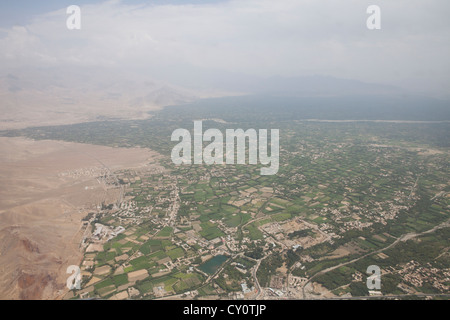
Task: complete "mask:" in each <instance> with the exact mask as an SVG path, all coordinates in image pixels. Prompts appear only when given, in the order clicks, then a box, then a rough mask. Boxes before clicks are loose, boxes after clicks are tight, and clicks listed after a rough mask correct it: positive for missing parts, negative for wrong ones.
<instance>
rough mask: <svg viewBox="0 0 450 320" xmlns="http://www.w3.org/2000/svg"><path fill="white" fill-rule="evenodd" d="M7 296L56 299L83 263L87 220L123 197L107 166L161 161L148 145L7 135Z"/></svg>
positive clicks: (3, 287)
mask: <svg viewBox="0 0 450 320" xmlns="http://www.w3.org/2000/svg"><path fill="white" fill-rule="evenodd" d="M0 150H2V152H1V153H0V299H57V298H60V297H62V295H63V294H64V293H65V292H66V290H67V289H66V279H67V277H68V274H66V269H67V267H68V266H69V265H72V264H75V265H77V264H78V263H79V262H80V259H81V257H82V252H81V251H80V249H79V244H80V241H81V237H82V233H81V232H80V231H81V224H82V223H81V219H82V218H83V217H84V216H86V214H87V213H89V212H90V211H93V210H96V208H97V206H99V205H101V203H106V204H108V203H113V202H115V201H117V198H118V196H119V193H118V192H117V188H107V186H105V183H103V182H102V181H101V179H98V177H99V176H101V175H102V174H105V172H113V171H114V170H118V169H123V168H130V167H131V168H143V167H145V166H154V163H155V162H156V158H157V157H158V154H157V153H155V152H152V151H150V150H148V149H139V148H134V149H125V148H123V149H120V148H109V147H102V146H94V145H86V144H77V143H67V142H57V141H32V140H28V139H25V138H0Z"/></svg>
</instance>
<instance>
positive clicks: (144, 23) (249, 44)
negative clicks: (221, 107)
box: [0, 0, 450, 96]
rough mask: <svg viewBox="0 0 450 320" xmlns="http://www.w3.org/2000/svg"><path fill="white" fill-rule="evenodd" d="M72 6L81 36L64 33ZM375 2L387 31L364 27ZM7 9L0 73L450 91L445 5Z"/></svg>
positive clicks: (297, 2)
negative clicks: (96, 69) (301, 79)
mask: <svg viewBox="0 0 450 320" xmlns="http://www.w3.org/2000/svg"><path fill="white" fill-rule="evenodd" d="M70 4H78V5H80V7H81V30H68V29H67V28H66V19H67V17H68V15H67V14H66V8H67V6H68V5H70ZM371 4H376V5H379V6H380V8H381V28H382V29H381V30H368V29H367V28H366V19H367V17H368V14H367V13H366V9H367V7H368V6H369V5H371ZM0 12H1V16H0V21H1V23H0V70H1V69H5V68H7V67H8V68H9V67H27V68H31V67H36V66H39V67H61V66H65V67H80V66H83V67H90V66H102V67H108V68H124V69H129V70H131V69H132V70H139V71H142V72H149V73H151V74H152V76H153V77H155V78H156V79H157V78H164V79H166V80H173V81H175V80H176V79H177V78H183V79H192V82H193V83H195V82H196V79H197V78H198V77H202V76H204V75H205V74H206V75H208V76H213V77H214V76H217V77H220V76H221V75H224V74H231V75H234V76H239V75H240V74H242V75H248V76H261V77H270V76H289V77H294V76H304V75H330V76H334V77H339V78H347V79H357V80H361V81H365V82H379V83H385V84H393V85H398V86H401V87H404V88H408V89H412V90H414V91H417V90H425V91H429V92H433V93H439V94H442V95H446V96H449V95H450V59H449V57H450V20H449V17H450V2H449V1H448V0H426V1H425V0H370V1H366V0H279V1H275V0H230V1H226V0H222V1H207V0H203V1H195V0H192V1H181V0H171V1H169V0H166V1H164V0H159V1H138V0H129V1H125V0H124V1H105V2H104V1H86V0H83V1H76V0H72V1H66V0H62V1H61V0H58V1H56V0H51V1H36V0H34V1H33V0H16V1H2V2H1V4H0Z"/></svg>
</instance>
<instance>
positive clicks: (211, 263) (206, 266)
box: [198, 255, 228, 274]
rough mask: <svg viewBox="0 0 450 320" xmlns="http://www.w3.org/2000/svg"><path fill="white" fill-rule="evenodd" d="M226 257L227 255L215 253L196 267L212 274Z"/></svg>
mask: <svg viewBox="0 0 450 320" xmlns="http://www.w3.org/2000/svg"><path fill="white" fill-rule="evenodd" d="M227 259H228V256H224V255H217V256H215V257H213V258H212V259H209V260H208V261H206V262H205V263H202V264H201V265H200V266H199V267H198V268H199V269H200V270H202V271H203V272H205V273H207V274H214V273H215V272H216V271H217V270H218V269H219V267H220V266H221V265H222V264H223V263H224V262H225V261H227Z"/></svg>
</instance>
